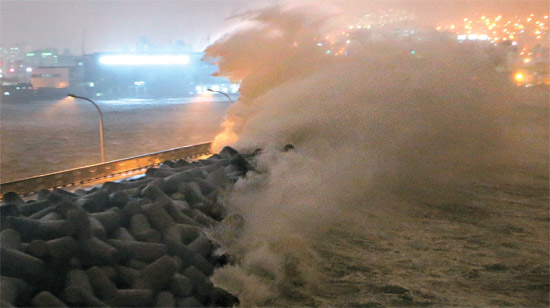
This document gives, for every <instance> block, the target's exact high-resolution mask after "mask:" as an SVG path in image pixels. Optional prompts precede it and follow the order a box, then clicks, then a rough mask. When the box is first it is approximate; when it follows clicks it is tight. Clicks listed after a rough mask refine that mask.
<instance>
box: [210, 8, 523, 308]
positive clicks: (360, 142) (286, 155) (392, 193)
mask: <svg viewBox="0 0 550 308" xmlns="http://www.w3.org/2000/svg"><path fill="white" fill-rule="evenodd" d="M344 13H345V12H342V11H340V10H338V9H336V8H334V7H333V6H323V5H319V3H315V5H314V4H311V3H310V4H300V5H290V6H283V7H273V8H268V9H265V10H263V11H254V12H250V13H249V14H245V15H243V16H241V17H243V18H244V19H247V22H248V24H249V25H250V24H253V25H254V26H248V27H245V28H242V29H240V30H238V31H236V32H235V33H231V34H228V35H227V36H225V37H223V38H222V39H220V40H219V41H217V42H216V43H214V44H213V45H212V46H210V47H209V48H208V49H207V50H206V55H207V57H210V58H211V59H214V60H216V61H217V62H218V65H219V75H223V76H227V77H229V78H230V79H232V80H233V81H240V82H241V88H240V89H241V90H240V91H241V96H240V98H239V101H238V102H237V103H236V104H235V105H233V106H232V107H231V108H230V109H229V111H228V115H227V119H226V121H225V123H224V132H222V133H221V134H220V135H218V137H216V139H215V142H214V148H220V147H221V146H224V145H226V144H234V145H235V146H236V147H237V148H240V149H248V150H253V149H255V148H262V149H263V152H262V154H261V155H259V156H258V157H257V158H256V164H257V166H256V170H257V172H256V173H249V174H248V177H247V179H246V181H242V182H240V183H238V184H237V189H235V191H234V192H233V193H232V194H231V195H230V196H229V197H228V198H227V203H228V205H229V206H230V207H231V209H232V211H233V212H235V213H238V214H240V215H242V216H243V217H244V221H245V224H244V227H243V233H242V235H241V237H240V238H239V240H238V241H236V243H232V244H231V246H232V247H230V248H228V249H232V250H233V251H236V252H237V255H239V256H240V257H239V258H240V259H239V260H238V262H237V263H236V264H235V265H234V266H229V267H225V268H222V269H219V270H217V271H216V273H215V275H214V280H215V281H216V282H217V283H218V284H220V285H222V286H223V287H226V288H227V289H228V290H230V291H233V292H236V293H237V294H238V296H239V299H240V300H241V301H242V303H243V305H247V304H248V305H280V304H282V303H284V302H285V298H288V297H295V298H296V297H298V298H299V297H300V296H302V297H303V298H302V299H301V300H297V301H293V302H294V303H301V304H313V303H312V302H308V300H310V299H308V298H307V296H305V295H304V294H301V295H300V294H295V293H289V292H288V290H289V288H288V286H289V285H292V286H294V287H293V288H291V289H293V290H294V291H296V292H297V293H300V292H301V291H304V292H306V293H307V290H308V288H315V282H316V281H319V279H322V278H320V277H319V274H318V273H317V275H313V273H316V270H315V268H316V266H317V265H316V262H315V259H316V257H315V253H313V252H312V249H311V248H312V247H310V245H311V241H310V240H312V239H314V238H318V237H319V236H322V235H323V233H324V232H326V231H327V230H329V229H330V228H331V227H333V226H336V225H338V223H341V221H342V220H344V219H346V217H352V216H354V215H356V214H358V213H361V215H365V213H367V214H369V213H370V214H373V215H374V214H380V213H383V214H385V215H389V216H394V215H395V216H400V215H405V214H406V213H407V212H414V211H415V210H414V209H411V208H407V209H404V208H402V207H400V206H401V205H402V204H408V203H407V202H403V201H406V200H408V201H410V200H417V201H420V202H417V203H418V204H430V202H431V201H434V200H437V202H442V203H449V204H450V203H452V202H455V201H465V199H467V198H466V197H464V196H463V195H462V194H461V191H460V187H461V185H465V184H467V183H470V182H471V181H472V180H474V179H475V178H476V176H477V175H478V174H479V172H481V170H482V168H483V167H486V166H491V165H495V164H498V163H500V162H505V161H509V160H510V159H512V160H514V159H518V158H517V157H510V155H509V154H510V151H509V149H510V146H511V145H512V144H514V140H512V139H511V138H510V136H509V134H508V130H507V127H506V125H507V123H508V120H509V117H508V114H509V110H508V108H509V104H510V101H511V100H512V99H513V95H512V94H510V93H509V91H508V90H507V89H508V88H507V83H506V80H505V77H504V76H502V75H500V74H498V73H497V72H496V70H495V61H494V60H495V59H492V58H490V57H488V56H487V53H486V52H485V51H486V50H484V49H483V48H482V47H479V46H474V45H466V44H463V45H461V44H459V43H457V42H456V41H455V40H454V39H452V38H449V37H447V36H445V35H444V34H440V33H437V32H436V31H431V30H425V31H424V32H420V33H416V34H415V35H409V36H400V35H396V34H395V32H392V31H388V30H386V29H371V30H368V31H367V30H363V31H360V32H354V33H351V35H349V36H347V35H345V33H346V30H347V28H337V26H338V25H342V22H341V21H342V20H343V19H345V17H346V15H345V14H344ZM335 27H336V28H335ZM340 33H342V34H343V36H344V38H343V39H342V38H341V37H339V36H338V35H339V34H340ZM348 33H349V32H348ZM321 42H322V43H321ZM340 43H343V46H348V47H345V48H347V49H345V52H343V53H340V54H339V55H335V53H334V52H333V49H331V48H334V46H335V45H337V44H340ZM331 44H333V45H331ZM285 144H293V145H294V148H295V150H294V151H289V152H285V151H283V146H284V145H285ZM430 200H431V201H430ZM432 203H433V202H432ZM378 227H380V226H373V228H378ZM357 232H362V231H361V230H360V229H358V230H357ZM289 264H294V268H293V269H292V270H289V269H288V265H289ZM290 272H292V274H289V273H290ZM296 277H301V278H299V279H298V280H299V281H296V280H295V279H296Z"/></svg>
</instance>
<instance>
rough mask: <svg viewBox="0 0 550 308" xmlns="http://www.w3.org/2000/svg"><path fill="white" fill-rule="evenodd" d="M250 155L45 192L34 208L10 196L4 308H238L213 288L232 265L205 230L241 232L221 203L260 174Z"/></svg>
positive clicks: (169, 165) (169, 164) (5, 211)
mask: <svg viewBox="0 0 550 308" xmlns="http://www.w3.org/2000/svg"><path fill="white" fill-rule="evenodd" d="M252 156H253V155H242V154H239V153H238V152H237V151H236V150H234V149H232V148H230V147H226V148H224V149H223V150H222V151H221V152H220V153H219V154H215V155H213V156H211V157H210V158H208V159H204V160H200V161H195V162H187V161H185V160H177V161H166V162H165V163H164V164H162V165H161V166H160V167H159V168H150V169H149V170H148V171H147V173H146V175H145V176H144V177H142V178H139V179H135V180H126V181H120V182H106V183H104V184H103V185H101V187H95V188H92V189H90V190H87V191H85V190H82V189H80V190H77V191H75V192H69V191H66V190H62V189H55V190H53V191H50V190H42V191H40V192H38V193H37V195H36V196H37V198H36V200H30V201H27V202H25V201H24V200H23V199H22V198H21V197H20V196H18V195H17V194H15V193H11V192H8V193H6V194H4V199H3V204H2V206H1V207H0V210H1V219H2V221H1V226H2V231H1V232H0V246H1V258H2V262H1V272H2V273H1V274H2V284H1V286H2V305H3V306H17V307H24V306H35V307H52V306H56V307H62V306H79V307H80V306H93V307H106V306H113V307H147V306H155V307H175V306H177V307H198V306H224V307H226V306H234V305H237V304H238V303H239V300H238V298H237V297H236V296H235V295H233V294H231V293H229V292H227V291H226V290H224V289H221V288H218V287H215V286H214V284H213V283H212V282H211V281H210V278H209V276H211V275H212V274H213V272H214V269H215V268H216V267H221V266H223V265H225V264H227V263H228V262H231V260H232V256H230V255H228V254H227V253H225V252H222V251H220V250H218V249H217V248H219V244H217V243H216V241H214V240H212V239H211V238H209V237H208V236H207V231H208V230H211V229H215V228H217V227H225V228H227V227H228V226H230V227H233V228H238V227H239V225H238V224H235V221H237V222H238V221H239V218H238V217H235V216H234V215H229V216H227V211H226V209H225V208H224V206H223V204H222V202H220V201H219V200H220V199H221V196H222V195H223V193H224V192H225V191H227V190H229V189H230V188H231V187H232V185H233V184H234V183H235V182H236V181H237V180H238V178H239V177H241V176H244V175H246V173H247V172H248V171H249V170H252V169H253V167H252V165H251V164H250V162H249V160H250V159H251V157H252Z"/></svg>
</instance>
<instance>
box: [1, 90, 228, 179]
mask: <svg viewBox="0 0 550 308" xmlns="http://www.w3.org/2000/svg"><path fill="white" fill-rule="evenodd" d="M96 103H97V104H98V105H99V107H100V108H101V110H102V112H103V117H104V119H103V122H104V136H105V156H106V160H116V159H122V158H126V157H131V156H135V155H140V154H146V153H151V152H156V151H162V150H166V149H171V148H176V147H181V146H186V145H192V144H198V143H202V142H208V141H212V140H213V138H214V136H215V135H216V134H217V133H218V132H219V131H220V130H221V128H220V124H221V122H222V121H223V119H224V116H225V112H226V109H227V107H228V105H229V103H228V102H227V101H224V100H222V99H221V98H218V97H215V96H205V97H195V98H180V99H156V100H155V99H121V100H110V101H102V100H97V101H96ZM0 119H1V121H0V143H1V151H0V161H1V166H0V180H1V181H2V182H7V181H11V180H16V179H21V178H25V177H30V176H34V175H39V174H44V173H49V172H55V171H60V170H65V169H69V168H76V167H80V166H86V165H90V164H95V163H99V162H101V154H100V141H99V117H98V114H97V111H96V110H95V108H94V107H93V106H92V105H91V104H90V103H88V102H85V101H78V102H77V101H74V100H73V99H69V98H68V99H63V100H59V101H35V102H28V103H10V104H8V103H4V102H3V103H1V104H0Z"/></svg>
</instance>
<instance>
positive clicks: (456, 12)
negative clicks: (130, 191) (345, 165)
mask: <svg viewBox="0 0 550 308" xmlns="http://www.w3.org/2000/svg"><path fill="white" fill-rule="evenodd" d="M289 2H299V1H289ZM273 3H280V4H282V3H285V1H277V0H254V1H240V0H225V1H213V0H181V1H150V0H145V1H122V0H118V1H77V0H72V1H62V0H59V1H48V0H39V1H14V0H13V1H12V0H0V31H1V35H0V46H2V47H10V46H19V47H24V48H26V49H27V50H30V49H38V48H46V47H55V48H59V49H63V48H69V49H70V50H71V51H72V52H73V53H75V54H79V53H80V52H81V49H82V42H83V36H84V33H86V35H85V37H86V38H85V44H84V51H85V52H86V53H90V52H97V51H115V50H122V49H123V48H129V49H133V47H134V46H135V44H136V43H137V41H138V40H139V38H140V37H147V38H148V39H149V40H150V41H151V42H152V43H154V44H157V45H160V46H166V45H168V43H169V42H175V41H177V40H183V41H184V42H186V43H188V44H191V45H192V47H193V49H195V50H202V49H204V47H205V46H206V45H207V44H208V38H209V37H210V42H213V41H214V40H215V39H216V38H218V37H219V36H220V35H221V34H222V33H224V32H226V31H227V30H229V29H231V27H233V26H234V25H235V24H236V22H237V21H236V20H235V19H228V17H230V16H233V15H236V14H239V13H242V12H244V11H246V10H248V9H252V8H259V7H262V6H265V5H269V4H273ZM330 3H333V4H335V5H337V6H340V7H341V8H343V9H344V10H345V11H349V12H353V13H355V14H366V13H368V12H369V11H370V10H372V9H373V8H380V7H382V6H388V5H389V6H392V7H396V8H401V9H405V10H407V11H410V12H411V13H413V14H415V15H416V16H417V17H418V19H419V20H421V21H422V22H423V23H427V24H433V25H435V24H436V23H441V22H444V21H447V20H450V21H452V20H456V19H460V18H462V17H464V16H466V15H468V14H474V13H480V14H512V15H513V14H529V13H537V12H540V13H544V12H548V11H549V6H550V5H549V2H548V1H546V0H542V1H521V0H516V1H514V0H500V1H492V0H488V1H463V0H443V1H432V0H408V1H363V0H356V1H330ZM388 3H389V4H388Z"/></svg>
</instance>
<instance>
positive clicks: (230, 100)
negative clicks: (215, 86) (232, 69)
mask: <svg viewBox="0 0 550 308" xmlns="http://www.w3.org/2000/svg"><path fill="white" fill-rule="evenodd" d="M206 91H210V92H216V93H220V94H223V95H225V97H227V99H228V100H229V102H230V103H231V104H233V103H234V102H233V100H232V99H231V97H229V95H227V93H225V92H222V91H216V90H212V89H206Z"/></svg>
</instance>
